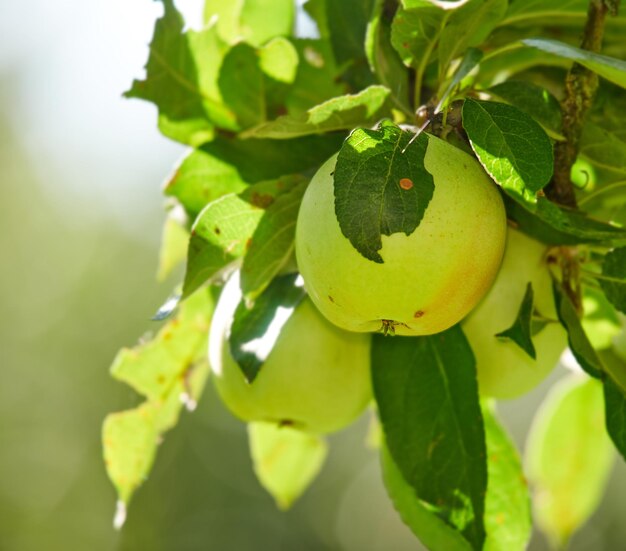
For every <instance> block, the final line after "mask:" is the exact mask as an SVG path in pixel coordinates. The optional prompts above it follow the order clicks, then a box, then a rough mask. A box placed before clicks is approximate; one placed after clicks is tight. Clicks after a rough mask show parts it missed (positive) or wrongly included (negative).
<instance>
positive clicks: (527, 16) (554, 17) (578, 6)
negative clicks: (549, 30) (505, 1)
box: [502, 0, 589, 26]
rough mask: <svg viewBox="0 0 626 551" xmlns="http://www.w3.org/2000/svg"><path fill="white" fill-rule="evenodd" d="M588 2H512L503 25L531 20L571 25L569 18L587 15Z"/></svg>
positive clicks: (549, 0)
mask: <svg viewBox="0 0 626 551" xmlns="http://www.w3.org/2000/svg"><path fill="white" fill-rule="evenodd" d="M588 7H589V2H588V0H511V2H509V9H508V10H507V13H506V18H505V19H504V21H503V22H502V25H503V26H504V25H511V24H515V23H519V22H522V21H527V20H531V19H548V20H550V22H551V23H553V24H560V23H571V19H567V18H568V17H572V16H576V17H579V18H582V17H584V16H585V15H587V8H588Z"/></svg>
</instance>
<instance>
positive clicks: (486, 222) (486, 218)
mask: <svg viewBox="0 0 626 551" xmlns="http://www.w3.org/2000/svg"><path fill="white" fill-rule="evenodd" d="M335 162H336V157H332V158H331V159H330V160H328V161H327V162H326V163H325V164H324V165H323V166H322V167H321V168H320V169H319V171H318V172H317V174H316V175H315V177H314V178H313V179H312V181H311V183H310V184H309V187H308V188H307V191H306V193H305V195H304V198H303V201H302V205H301V207H300V212H299V215H298V222H297V226H296V256H297V260H298V266H299V269H300V272H301V273H302V275H303V277H304V282H305V286H306V288H307V291H308V292H309V296H310V297H311V299H312V300H313V302H314V303H315V305H316V306H317V307H318V308H319V310H320V311H321V312H322V313H323V314H324V315H325V316H326V317H327V318H328V319H329V320H330V321H332V322H333V323H334V324H336V325H337V326H339V327H342V328H344V329H348V330H350V331H379V330H381V329H389V330H391V331H393V332H395V333H396V334H399V335H428V334H432V333H438V332H440V331H443V330H445V329H447V328H448V327H451V326H452V325H454V324H455V323H457V322H458V321H460V320H461V319H462V318H463V317H465V315H466V314H467V313H468V312H469V311H470V310H471V309H472V308H474V306H476V304H477V303H478V302H479V301H480V299H481V298H482V297H483V296H484V294H485V293H486V292H487V290H488V289H489V287H490V286H491V284H492V282H493V280H494V278H495V276H496V273H497V272H498V268H499V266H500V262H501V260H502V254H503V251H504V243H505V239H506V215H505V211H504V206H503V203H502V199H501V197H500V194H499V192H498V190H497V189H496V186H495V185H494V184H493V182H492V181H491V180H490V179H489V178H488V177H487V175H486V174H485V172H484V171H483V170H482V168H481V167H480V165H479V164H478V162H477V161H476V160H475V159H474V158H472V157H471V156H469V155H468V154H467V153H464V152H463V151H461V150H460V149H457V148H456V147H454V146H452V145H450V144H448V143H447V142H445V141H443V140H440V139H439V138H436V137H433V136H429V137H428V146H427V150H426V156H425V159H424V164H425V167H426V169H427V170H428V172H430V173H431V174H432V176H433V179H434V184H435V190H434V194H433V197H432V199H431V201H430V203H429V205H428V208H427V209H426V212H425V214H424V217H423V219H422V221H421V223H420V224H419V226H418V227H417V228H416V229H415V231H414V232H413V233H411V234H410V235H408V236H407V235H405V234H404V233H395V234H393V235H390V236H384V235H383V236H382V249H381V250H380V251H379V252H380V255H381V257H382V258H383V260H384V262H383V263H382V264H381V263H376V262H372V261H370V260H368V259H366V258H365V257H364V256H362V255H361V254H360V253H359V252H358V251H357V250H356V249H355V248H354V247H353V246H352V244H351V243H350V241H349V240H348V239H347V238H346V237H345V236H344V235H343V234H342V232H341V229H340V227H339V222H338V221H337V217H336V215H335V197H334V186H333V177H332V174H333V170H334V166H335ZM397 185H400V183H399V182H398V184H397ZM415 185H419V182H416V183H415Z"/></svg>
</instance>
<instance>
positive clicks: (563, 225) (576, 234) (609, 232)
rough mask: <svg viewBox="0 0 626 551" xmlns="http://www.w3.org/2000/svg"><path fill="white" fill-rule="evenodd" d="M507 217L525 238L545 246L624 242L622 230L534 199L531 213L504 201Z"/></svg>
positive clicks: (516, 204) (625, 235)
mask: <svg viewBox="0 0 626 551" xmlns="http://www.w3.org/2000/svg"><path fill="white" fill-rule="evenodd" d="M504 203H505V205H506V210H507V215H508V217H509V218H510V219H512V220H514V221H515V222H516V223H517V225H518V226H519V227H520V229H522V230H523V231H524V232H525V233H527V234H528V235H530V236H532V237H534V238H535V239H538V240H539V241H542V242H543V243H546V244H548V245H576V244H579V243H610V242H612V241H615V240H623V239H625V238H626V230H624V229H622V228H619V227H617V226H612V225H610V224H606V223H604V222H600V221H599V220H595V219H593V218H590V217H588V216H587V215H586V214H585V213H584V212H582V211H575V210H570V209H567V208H563V207H560V206H558V205H556V204H555V203H552V202H551V201H549V200H548V199H546V198H545V197H538V198H537V204H536V206H535V208H534V209H533V212H531V211H530V210H529V209H528V208H526V207H525V206H523V205H521V204H520V203H518V202H517V201H513V200H512V199H508V198H506V197H505V200H504Z"/></svg>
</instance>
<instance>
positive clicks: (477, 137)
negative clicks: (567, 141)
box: [463, 99, 554, 205]
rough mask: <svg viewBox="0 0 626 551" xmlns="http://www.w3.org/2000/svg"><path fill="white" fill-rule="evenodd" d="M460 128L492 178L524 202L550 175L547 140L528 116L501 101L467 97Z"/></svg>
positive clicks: (532, 198) (530, 199)
mask: <svg viewBox="0 0 626 551" xmlns="http://www.w3.org/2000/svg"><path fill="white" fill-rule="evenodd" d="M463 128H464V129H465V131H466V132H467V135H468V137H469V140H470V143H471V145H472V149H473V150H474V152H475V153H476V155H477V156H478V159H479V160H480V162H481V164H482V165H483V167H484V168H485V170H486V171H487V172H488V173H489V174H490V175H491V177H492V178H493V179H494V180H495V181H496V183H498V184H499V185H500V186H502V188H503V189H504V191H505V192H506V193H507V194H509V195H510V196H511V197H513V198H514V199H516V200H517V201H520V202H522V203H524V204H527V205H534V204H535V203H536V201H537V198H536V193H537V191H539V190H540V189H542V188H543V187H544V186H545V185H546V184H547V183H548V182H549V181H550V178H551V177H552V170H553V164H554V158H553V155H552V144H551V143H550V139H549V138H548V136H547V135H546V133H545V132H544V130H543V128H541V126H539V124H538V123H536V122H535V121H534V120H533V119H532V118H531V117H529V116H528V115H527V114H526V113H524V112H523V111H520V110H519V109H517V108H515V107H513V106H511V105H506V104H504V103H495V102H491V101H476V100H472V99H468V100H466V101H465V103H464V104H463Z"/></svg>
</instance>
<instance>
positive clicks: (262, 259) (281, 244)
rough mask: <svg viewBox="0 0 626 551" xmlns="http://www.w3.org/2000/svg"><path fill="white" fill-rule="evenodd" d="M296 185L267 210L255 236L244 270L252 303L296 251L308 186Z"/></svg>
mask: <svg viewBox="0 0 626 551" xmlns="http://www.w3.org/2000/svg"><path fill="white" fill-rule="evenodd" d="M296 181H297V182H298V183H295V184H289V188H291V189H290V191H289V192H287V193H283V194H281V195H279V196H278V197H277V198H276V201H274V202H273V203H272V204H271V205H270V206H269V207H267V209H266V210H265V214H264V216H263V218H262V219H261V221H260V222H259V225H258V227H257V229H256V230H255V232H254V234H253V235H252V239H251V241H250V243H249V246H248V252H247V253H246V256H245V258H244V261H243V265H242V267H241V290H242V291H243V293H244V296H245V297H246V299H248V300H254V299H255V298H256V297H257V296H258V295H259V294H260V293H261V292H262V291H263V290H264V289H265V287H267V285H268V284H269V283H270V281H272V279H273V278H274V276H275V275H276V274H277V273H278V271H279V270H280V269H281V267H282V266H283V265H284V264H285V262H287V260H288V259H289V257H290V255H291V253H292V251H293V245H294V235H295V231H296V219H297V217H298V210H299V208H300V202H301V201H302V195H304V191H305V189H306V186H307V184H308V180H305V179H304V178H302V177H299V178H297V179H296Z"/></svg>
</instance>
